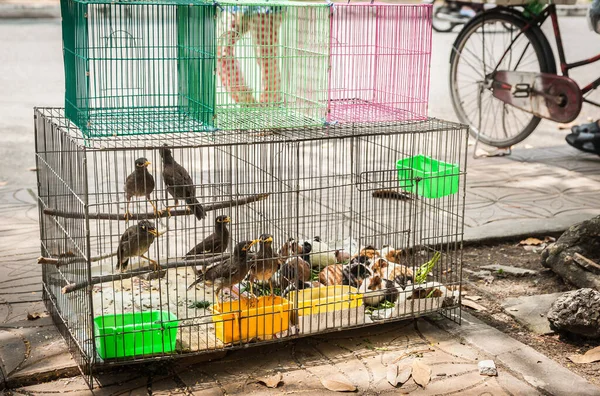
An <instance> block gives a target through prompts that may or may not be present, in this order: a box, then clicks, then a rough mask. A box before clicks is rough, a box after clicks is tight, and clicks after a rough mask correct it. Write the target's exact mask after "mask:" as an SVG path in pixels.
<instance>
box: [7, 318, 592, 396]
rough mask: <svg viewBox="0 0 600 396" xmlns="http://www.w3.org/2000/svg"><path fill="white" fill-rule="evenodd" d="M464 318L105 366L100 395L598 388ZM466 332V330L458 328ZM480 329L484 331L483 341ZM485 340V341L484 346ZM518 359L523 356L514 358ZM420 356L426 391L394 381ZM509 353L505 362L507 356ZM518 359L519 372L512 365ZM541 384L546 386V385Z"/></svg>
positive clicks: (74, 389) (70, 388)
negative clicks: (427, 376)
mask: <svg viewBox="0 0 600 396" xmlns="http://www.w3.org/2000/svg"><path fill="white" fill-rule="evenodd" d="M464 319H465V320H464V323H465V324H464V326H463V327H458V326H456V325H453V324H451V323H447V322H446V321H441V322H439V323H442V324H443V325H444V327H445V330H442V329H440V328H439V327H437V326H435V325H434V324H433V323H436V322H437V321H436V320H435V318H434V320H433V321H425V320H422V319H420V320H417V321H415V322H412V321H407V322H401V323H391V324H387V325H381V326H375V327H370V328H363V329H360V330H353V331H347V332H341V333H332V334H328V335H323V336H316V337H311V338H308V339H303V340H297V341H292V342H286V343H281V344H273V345H270V346H263V347H258V348H247V349H244V350H239V351H234V352H230V353H229V354H228V355H227V356H226V357H225V358H223V359H220V360H215V361H212V362H209V363H208V362H204V363H194V359H188V360H179V361H175V362H173V363H168V364H166V363H165V364H162V365H160V364H158V365H153V366H145V367H140V366H137V367H135V366H132V367H128V368H127V369H124V370H123V369H122V370H119V372H118V373H115V372H111V373H105V374H99V375H98V376H97V384H96V387H95V392H94V393H95V394H97V395H113V394H135V395H137V394H146V393H147V394H153V395H155V394H159V395H163V394H164V395H166V394H169V395H222V394H228V395H246V394H255V395H270V394H281V393H285V394H291V393H294V394H307V395H310V394H313V395H314V394H318V395H322V394H334V392H331V391H328V390H327V389H326V388H325V387H324V385H323V383H322V380H324V379H325V380H326V379H334V380H339V381H343V382H346V383H350V384H352V385H354V386H355V387H356V388H357V393H358V394H364V395H369V394H378V395H379V394H398V393H401V394H402V393H410V394H415V395H434V394H464V395H481V394H491V395H494V396H499V395H539V394H544V392H550V393H551V394H555V395H560V394H566V393H565V391H566V390H569V389H577V390H578V395H595V394H598V392H599V391H600V388H597V387H596V386H594V385H591V384H589V383H588V382H586V381H585V380H584V379H582V378H581V377H578V376H577V375H575V374H573V373H571V372H570V371H568V370H567V369H564V368H562V367H560V366H559V365H558V364H557V363H555V362H553V361H551V360H549V359H547V358H545V357H544V356H541V355H540V354H538V353H537V352H535V351H533V350H532V349H531V348H529V347H527V346H524V345H523V344H520V343H519V342H516V341H514V340H512V339H511V338H510V337H508V336H506V335H504V334H503V333H500V332H498V331H497V330H494V329H491V328H489V327H487V326H485V325H482V324H481V322H479V321H477V320H476V319H474V318H472V317H470V316H469V315H467V316H466V317H465V318H464ZM463 334H464V335H465V337H464V338H462V335H463ZM477 334H479V335H485V337H486V339H485V340H484V341H481V340H479V341H478V339H477ZM482 346H487V348H485V349H482ZM517 355H518V356H519V357H520V362H519V364H517V363H515V362H512V361H511V360H510V359H511V357H516V356H517ZM484 359H495V360H496V364H497V366H498V376H497V377H487V376H481V375H480V374H479V371H478V369H477V363H478V362H479V361H480V360H484ZM414 360H418V361H420V362H422V363H424V364H427V365H429V366H430V367H431V369H432V373H431V382H430V383H429V384H428V385H427V386H426V387H425V389H422V388H420V387H419V386H417V385H416V384H415V383H414V382H413V380H409V381H408V382H407V383H406V384H405V385H403V386H402V387H400V388H393V387H392V386H391V385H390V384H389V383H388V382H387V380H386V373H387V369H388V367H389V366H391V365H393V364H394V363H397V364H398V365H399V366H400V367H401V368H402V367H406V366H410V365H411V364H412V362H413V361H414ZM504 361H506V362H508V364H504V363H503V362H504ZM515 366H518V369H517V370H514V369H513V367H515ZM277 373H280V374H281V381H282V383H281V384H280V385H279V386H278V387H277V389H269V388H267V387H265V386H264V385H261V384H259V383H257V380H258V379H261V378H265V377H270V376H273V375H276V374H277ZM540 390H541V391H540ZM58 391H59V392H68V393H69V394H70V395H85V394H89V390H88V388H87V385H86V384H85V382H84V381H83V379H82V378H81V377H71V378H63V379H58V380H54V381H51V382H48V383H43V384H36V385H29V386H22V387H19V388H16V389H13V390H11V392H12V394H14V395H31V394H34V395H44V394H50V393H56V392H58Z"/></svg>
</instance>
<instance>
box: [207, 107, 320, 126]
mask: <svg viewBox="0 0 600 396" xmlns="http://www.w3.org/2000/svg"><path fill="white" fill-rule="evenodd" d="M310 110H311V111H312V112H314V109H310ZM323 114H324V111H323ZM324 121H325V118H324V117H322V118H318V117H312V116H309V115H306V114H303V113H302V112H301V111H299V109H290V108H287V107H257V108H221V109H219V108H217V114H216V123H215V126H216V127H217V128H218V129H223V130H236V129H240V130H257V129H278V128H302V127H308V126H321V125H323V123H324Z"/></svg>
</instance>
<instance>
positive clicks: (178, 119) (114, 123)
mask: <svg viewBox="0 0 600 396" xmlns="http://www.w3.org/2000/svg"><path fill="white" fill-rule="evenodd" d="M199 116H202V115H199ZM82 129H83V130H84V134H85V135H87V136H88V137H111V136H133V135H150V134H159V133H163V134H164V133H185V132H205V131H210V130H212V128H211V127H210V126H208V125H206V124H204V123H203V122H201V121H199V120H197V119H195V118H194V117H192V116H190V114H189V113H186V112H184V111H182V110H181V109H179V108H177V107H169V108H160V107H156V108H146V109H131V110H112V111H109V110H102V111H92V112H90V117H89V121H88V125H87V128H82Z"/></svg>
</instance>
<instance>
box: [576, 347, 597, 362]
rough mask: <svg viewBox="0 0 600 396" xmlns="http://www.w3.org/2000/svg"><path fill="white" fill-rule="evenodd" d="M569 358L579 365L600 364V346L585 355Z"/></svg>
mask: <svg viewBox="0 0 600 396" xmlns="http://www.w3.org/2000/svg"><path fill="white" fill-rule="evenodd" d="M568 358H569V360H570V361H572V362H573V363H578V364H583V363H594V362H600V346H598V347H596V348H594V349H590V350H589V351H587V352H586V353H584V354H583V355H571V356H569V357H568Z"/></svg>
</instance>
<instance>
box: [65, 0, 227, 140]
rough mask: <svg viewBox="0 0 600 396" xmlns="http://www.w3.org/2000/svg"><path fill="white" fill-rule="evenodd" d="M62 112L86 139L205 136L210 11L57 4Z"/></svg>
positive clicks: (163, 5)
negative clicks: (175, 134)
mask: <svg viewBox="0 0 600 396" xmlns="http://www.w3.org/2000/svg"><path fill="white" fill-rule="evenodd" d="M61 12H62V30H63V53H64V70H65V111H66V115H67V117H68V118H69V119H70V120H72V121H73V122H74V123H75V124H76V125H77V126H78V127H79V128H80V129H81V131H82V133H83V134H84V135H85V136H87V137H103V136H124V135H140V134H155V133H170V132H190V131H205V130H207V129H210V128H211V127H212V122H213V119H214V110H215V76H214V70H215V6H214V5H213V4H208V3H202V2H199V1H196V0H185V1H184V0H145V1H139V0H136V1H126V0H121V1H108V0H91V1H87V0H61Z"/></svg>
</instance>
